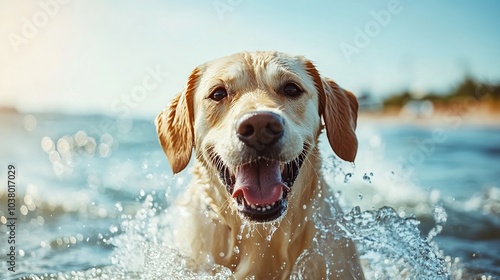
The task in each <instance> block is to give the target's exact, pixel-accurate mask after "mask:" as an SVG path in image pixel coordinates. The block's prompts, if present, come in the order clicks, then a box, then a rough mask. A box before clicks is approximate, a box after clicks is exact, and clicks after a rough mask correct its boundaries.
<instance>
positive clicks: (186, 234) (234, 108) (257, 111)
mask: <svg viewBox="0 0 500 280" xmlns="http://www.w3.org/2000/svg"><path fill="white" fill-rule="evenodd" d="M357 109H358V103H357V101H356V98H355V97H354V95H353V94H352V93H350V92H349V91H345V90H342V89H341V88H340V87H339V86H338V85H337V84H336V83H335V82H333V81H332V80H330V79H328V78H324V77H321V76H320V75H319V74H318V71H317V70H316V68H315V67H314V65H313V63H312V62H311V61H309V60H307V59H305V58H304V57H301V56H290V55H287V54H284V53H280V52H242V53H237V54H233V55H230V56H227V57H223V58H220V59H216V60H213V61H210V62H208V63H205V64H202V65H200V66H198V67H197V68H196V69H194V71H193V72H192V74H191V75H190V77H189V79H188V81H187V84H186V86H185V88H184V90H183V91H182V92H181V93H180V94H179V95H177V96H176V97H175V98H174V100H173V101H172V102H171V103H170V104H169V105H168V106H167V107H166V108H165V109H164V110H163V111H162V112H161V113H160V114H159V115H158V117H157V118H156V127H157V132H158V137H159V140H160V143H161V146H162V147H163V150H164V151H165V154H166V155H167V158H168V160H169V163H170V166H171V167H172V170H173V172H174V173H178V172H180V171H182V170H183V169H184V168H185V167H186V166H187V164H188V163H189V161H190V158H191V153H192V151H193V150H194V152H195V164H194V168H193V171H192V173H193V176H194V178H193V182H192V183H191V185H190V187H189V190H188V191H187V192H186V193H185V194H184V196H183V197H182V198H181V200H180V202H179V203H180V205H181V206H183V207H184V208H185V210H186V213H187V214H185V215H186V216H185V217H179V218H180V219H182V224H183V229H180V230H179V231H178V237H179V242H183V244H184V245H185V246H186V248H187V250H188V251H189V254H190V255H191V257H192V258H193V260H194V261H195V262H196V265H203V263H206V262H212V263H217V264H220V265H223V266H225V267H228V268H229V269H231V270H232V271H233V272H234V276H235V278H237V279H244V278H246V277H254V278H255V279H288V278H289V277H290V275H291V273H292V271H293V269H294V264H295V263H296V261H297V259H298V258H299V256H300V255H301V253H303V252H304V251H305V250H308V249H310V248H311V246H312V245H313V237H314V236H315V233H316V228H315V226H314V219H313V213H314V211H318V209H322V210H321V211H324V212H325V209H329V208H328V207H327V206H326V204H325V203H326V202H325V201H324V200H325V197H328V196H329V195H330V193H331V190H330V188H329V187H328V186H326V185H325V184H324V183H323V180H322V177H321V160H320V155H319V152H318V137H319V135H320V134H321V132H322V130H323V128H326V133H327V136H328V140H329V143H330V145H331V147H332V149H333V151H334V152H335V153H336V154H337V155H338V156H339V157H340V158H342V159H344V160H346V161H350V162H353V161H354V158H355V156H356V152H357V140H356V135H355V131H354V130H355V128H356V119H357ZM322 120H323V121H322ZM336 208H337V210H338V206H336ZM338 211H339V210H338ZM326 212H327V211H326ZM326 212H325V213H322V214H323V215H335V213H326ZM245 230H246V231H245ZM332 248H333V249H332V251H333V256H334V258H333V259H332V260H329V262H333V263H334V269H333V270H328V269H326V268H325V265H324V264H325V262H326V261H325V260H324V259H322V257H321V256H320V255H318V256H316V257H315V259H314V261H313V264H312V265H310V266H308V267H305V268H303V270H304V271H302V276H304V278H309V279H321V278H323V279H337V278H338V279H363V272H362V269H361V267H360V265H359V260H358V258H357V255H356V250H355V248H354V244H353V243H352V242H351V241H349V240H346V239H340V240H339V241H338V244H333V245H332Z"/></svg>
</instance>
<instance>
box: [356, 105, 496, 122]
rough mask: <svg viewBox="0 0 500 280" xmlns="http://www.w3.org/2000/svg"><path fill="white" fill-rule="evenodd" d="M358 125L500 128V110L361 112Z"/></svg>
mask: <svg viewBox="0 0 500 280" xmlns="http://www.w3.org/2000/svg"><path fill="white" fill-rule="evenodd" d="M358 123H377V124H379V123H383V124H389V125H391V124H392V125H398V124H412V125H422V126H454V127H456V126H458V125H469V126H489V127H500V110H498V108H492V107H490V106H487V105H486V104H476V105H473V106H456V105H455V106H446V107H440V108H436V109H435V110H434V111H433V112H432V113H429V114H423V115H416V114H413V113H411V112H405V111H404V110H402V109H400V108H387V109H384V110H381V111H360V112H359V116H358Z"/></svg>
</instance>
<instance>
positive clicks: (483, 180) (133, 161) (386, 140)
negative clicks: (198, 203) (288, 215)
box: [0, 113, 500, 279]
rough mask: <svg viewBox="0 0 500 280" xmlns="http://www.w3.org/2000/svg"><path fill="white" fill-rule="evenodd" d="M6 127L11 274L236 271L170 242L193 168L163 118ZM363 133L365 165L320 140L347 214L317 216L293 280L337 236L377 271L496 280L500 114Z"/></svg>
mask: <svg viewBox="0 0 500 280" xmlns="http://www.w3.org/2000/svg"><path fill="white" fill-rule="evenodd" d="M0 129H1V130H0V131H1V132H2V138H1V139H0V143H1V150H0V163H1V165H0V168H2V169H1V170H0V180H1V181H0V182H1V183H0V234H1V236H2V238H1V239H0V244H1V245H0V276H1V277H0V278H2V279H200V278H204V279H227V278H230V277H231V273H230V271H229V270H228V269H227V268H225V267H221V266H218V265H215V264H213V265H207V266H206V267H200V268H198V269H196V270H192V269H188V268H187V266H188V263H189V258H187V257H186V256H185V255H183V253H182V251H180V250H179V248H176V245H175V244H174V243H173V242H172V241H171V238H170V237H171V236H170V235H171V232H172V231H173V230H174V229H173V228H172V227H173V223H172V221H173V220H175V219H176V217H178V216H177V214H178V213H177V212H176V211H178V209H176V208H175V206H174V201H175V198H176V197H177V195H178V194H179V193H181V192H182V191H183V190H184V189H185V188H186V187H187V184H188V183H189V180H190V178H191V176H190V175H189V172H183V173H181V174H178V175H176V176H172V173H171V171H170V169H169V167H168V163H167V160H166V158H165V156H164V154H163V151H162V149H161V148H160V147H159V144H158V142H157V138H156V132H155V128H154V124H153V121H152V119H116V118H114V117H108V116H102V115H83V116H74V115H58V114H33V115H31V114H17V113H2V114H0ZM357 134H358V138H359V143H360V149H359V153H358V156H357V159H356V163H355V165H351V164H349V163H345V162H341V161H340V160H338V159H336V157H335V156H334V155H333V153H332V151H331V150H330V149H329V147H328V145H327V141H322V143H321V147H320V150H321V151H322V153H323V157H324V167H323V173H324V175H325V178H326V180H327V182H328V183H329V185H330V186H332V188H333V189H334V191H335V195H336V196H337V199H339V200H340V201H341V204H342V207H343V208H344V209H345V214H344V215H342V216H339V217H333V218H332V217H315V222H316V224H317V227H318V235H317V236H316V237H315V246H314V247H313V248H312V249H311V250H310V251H307V252H304V253H303V254H302V255H301V257H300V258H299V260H298V261H297V263H296V264H295V269H294V273H293V275H292V278H293V279H303V277H304V275H302V274H301V271H302V269H303V268H304V267H305V266H307V264H308V261H309V260H310V259H311V256H312V255H314V254H323V255H325V256H328V246H329V244H330V243H331V241H332V240H334V239H335V238H339V237H341V236H348V237H350V238H352V239H354V240H355V241H356V243H357V245H358V248H359V251H360V254H361V258H362V260H363V263H364V266H365V272H366V274H367V276H368V277H367V278H368V279H499V278H500V183H499V182H500V123H499V126H498V127H491V126H488V127H486V126H484V127H481V126H469V125H465V124H462V123H458V122H453V123H449V124H443V125H439V124H436V125H433V126H418V125H407V124H406V125H403V124H398V125H395V124H384V123H377V122H367V123H363V122H361V123H360V124H359V127H358V130H357ZM323 140H324V139H323ZM9 165H11V166H13V168H15V170H16V178H15V185H16V188H15V195H16V209H15V213H14V214H15V216H16V217H17V220H16V229H15V241H16V243H15V246H16V247H15V254H16V258H15V268H14V269H15V272H11V271H9V270H8V269H9V267H11V264H9V260H10V257H9V256H8V254H9V253H10V244H8V237H9V236H10V235H11V234H12V233H11V230H10V228H9V227H8V220H7V218H8V217H10V216H9V215H10V213H9V212H8V200H7V199H8V194H9V193H10V192H8V186H7V184H8V183H7V182H8V175H9V173H8V168H9V167H8V166H9ZM270 238H272V236H270ZM327 265H328V264H327Z"/></svg>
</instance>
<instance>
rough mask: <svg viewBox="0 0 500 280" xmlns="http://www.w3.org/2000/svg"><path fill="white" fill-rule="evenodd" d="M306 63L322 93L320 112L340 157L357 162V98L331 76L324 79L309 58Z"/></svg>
mask: <svg viewBox="0 0 500 280" xmlns="http://www.w3.org/2000/svg"><path fill="white" fill-rule="evenodd" d="M305 66H306V70H307V72H308V73H309V75H310V76H311V78H312V79H313V81H314V84H315V86H316V90H317V91H318V94H319V113H320V115H322V116H323V119H324V121H325V126H326V135H327V136H328V142H330V146H331V147H332V149H333V151H334V152H335V154H336V155H337V156H339V157H340V158H341V159H343V160H346V161H349V162H354V159H355V158H356V153H357V152H358V139H357V138H356V133H355V130H356V121H357V119H358V101H357V100H356V97H355V96H354V94H352V93H351V92H350V91H346V90H343V89H342V88H341V87H339V86H338V85H337V84H336V83H335V82H334V81H332V80H331V79H328V78H322V77H321V76H320V75H319V73H318V71H317V70H316V67H314V65H313V63H312V62H310V61H306V62H305Z"/></svg>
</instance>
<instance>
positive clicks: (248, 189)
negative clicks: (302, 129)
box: [212, 149, 306, 223]
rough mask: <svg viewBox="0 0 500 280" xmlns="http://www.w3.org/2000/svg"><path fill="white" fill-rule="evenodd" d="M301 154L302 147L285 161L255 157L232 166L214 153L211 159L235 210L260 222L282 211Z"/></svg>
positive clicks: (303, 153) (272, 217) (293, 180)
mask: <svg viewBox="0 0 500 280" xmlns="http://www.w3.org/2000/svg"><path fill="white" fill-rule="evenodd" d="M305 157H306V150H305V149H304V150H303V151H302V152H301V153H300V154H299V156H297V157H296V158H295V159H293V160H291V161H288V162H281V161H279V160H275V159H269V158H265V157H259V158H257V159H256V160H254V161H251V162H249V163H246V164H242V165H239V166H235V167H234V168H229V167H228V166H227V165H226V164H225V163H224V162H223V161H222V159H221V158H220V157H219V156H217V155H216V156H215V157H212V158H213V159H214V161H215V163H216V164H215V166H217V169H218V171H219V177H220V179H221V181H222V182H223V183H224V185H225V186H226V189H227V191H228V192H229V194H230V195H231V196H232V197H233V199H235V201H236V205H237V209H238V212H239V213H240V214H241V215H242V216H243V217H245V218H247V219H248V220H250V221H253V222H259V223H264V222H269V221H273V220H276V219H278V218H280V217H282V216H283V215H284V214H285V213H286V210H287V206H288V199H287V198H288V194H289V192H290V191H291V189H292V186H293V183H294V182H295V180H296V179H297V176H298V175H299V170H300V167H301V166H302V163H303V162H304V159H305ZM231 170H234V172H233V171H231Z"/></svg>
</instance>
